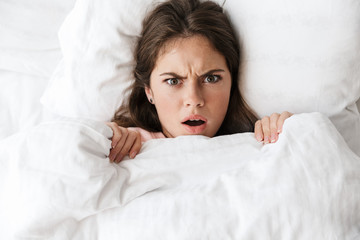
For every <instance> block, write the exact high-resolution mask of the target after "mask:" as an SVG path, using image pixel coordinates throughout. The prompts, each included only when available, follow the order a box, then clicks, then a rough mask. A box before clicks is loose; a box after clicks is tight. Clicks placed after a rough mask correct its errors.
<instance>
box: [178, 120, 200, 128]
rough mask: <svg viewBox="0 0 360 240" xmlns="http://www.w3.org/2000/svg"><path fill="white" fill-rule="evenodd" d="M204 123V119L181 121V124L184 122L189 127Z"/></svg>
mask: <svg viewBox="0 0 360 240" xmlns="http://www.w3.org/2000/svg"><path fill="white" fill-rule="evenodd" d="M204 123H205V121H203V120H200V119H199V120H197V119H196V120H187V121H185V122H183V124H186V125H189V126H191V127H195V126H200V125H203V124H204Z"/></svg>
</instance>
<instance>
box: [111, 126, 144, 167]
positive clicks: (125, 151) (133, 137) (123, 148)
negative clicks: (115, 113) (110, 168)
mask: <svg viewBox="0 0 360 240" xmlns="http://www.w3.org/2000/svg"><path fill="white" fill-rule="evenodd" d="M106 125H108V126H109V127H110V128H111V129H112V131H113V136H112V138H111V141H112V142H111V150H110V154H109V159H110V162H115V163H119V162H120V161H121V160H122V159H123V158H124V157H125V156H126V155H128V156H129V157H130V158H135V156H136V155H137V154H138V153H139V151H140V149H141V136H140V133H139V132H137V131H135V130H130V129H127V128H124V127H120V126H119V125H117V124H116V123H115V122H107V123H106Z"/></svg>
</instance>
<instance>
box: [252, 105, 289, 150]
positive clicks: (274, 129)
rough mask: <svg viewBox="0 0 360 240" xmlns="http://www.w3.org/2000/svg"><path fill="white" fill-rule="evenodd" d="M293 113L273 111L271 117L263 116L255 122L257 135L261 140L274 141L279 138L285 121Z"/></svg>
mask: <svg viewBox="0 0 360 240" xmlns="http://www.w3.org/2000/svg"><path fill="white" fill-rule="evenodd" d="M292 115H293V114H292V113H289V112H283V113H281V114H278V113H273V114H271V116H270V117H268V116H266V117H263V118H262V119H261V120H258V121H256V123H255V137H256V140H258V141H259V142H262V141H263V142H264V143H265V144H267V143H274V142H276V141H277V140H278V138H279V134H280V133H281V132H282V127H283V125H284V121H285V120H286V119H287V118H289V117H291V116H292Z"/></svg>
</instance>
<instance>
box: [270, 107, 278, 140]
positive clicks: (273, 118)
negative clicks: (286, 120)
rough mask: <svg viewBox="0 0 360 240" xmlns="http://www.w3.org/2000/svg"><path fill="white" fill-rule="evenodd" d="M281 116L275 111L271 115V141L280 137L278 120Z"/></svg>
mask: <svg viewBox="0 0 360 240" xmlns="http://www.w3.org/2000/svg"><path fill="white" fill-rule="evenodd" d="M279 117H280V114H278V113H273V114H271V116H270V142H271V143H274V142H276V141H277V139H278V133H277V130H278V128H277V122H278V119H279Z"/></svg>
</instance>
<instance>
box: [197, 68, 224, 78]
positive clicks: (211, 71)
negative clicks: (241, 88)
mask: <svg viewBox="0 0 360 240" xmlns="http://www.w3.org/2000/svg"><path fill="white" fill-rule="evenodd" d="M215 72H225V70H224V69H213V70H210V71H208V72H206V73H204V74H202V75H201V77H204V76H207V75H211V74H213V73H215Z"/></svg>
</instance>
